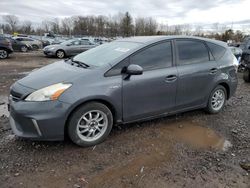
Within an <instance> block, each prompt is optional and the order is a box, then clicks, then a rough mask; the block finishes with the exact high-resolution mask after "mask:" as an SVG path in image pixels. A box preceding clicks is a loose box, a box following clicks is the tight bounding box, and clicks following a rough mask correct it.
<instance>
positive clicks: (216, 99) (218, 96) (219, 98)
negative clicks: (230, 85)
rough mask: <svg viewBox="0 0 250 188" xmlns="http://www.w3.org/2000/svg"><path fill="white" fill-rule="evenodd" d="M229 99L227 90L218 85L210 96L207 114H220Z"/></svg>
mask: <svg viewBox="0 0 250 188" xmlns="http://www.w3.org/2000/svg"><path fill="white" fill-rule="evenodd" d="M226 99H227V91H226V89H225V88H224V87H223V86H221V85H218V86H217V87H216V88H215V89H214V90H213V91H212V92H211V94H210V96H209V100H208V104H207V108H206V110H207V112H208V113H211V114H216V113H219V112H220V111H221V110H222V108H223V107H224V105H225V103H226Z"/></svg>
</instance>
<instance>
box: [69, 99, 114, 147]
mask: <svg viewBox="0 0 250 188" xmlns="http://www.w3.org/2000/svg"><path fill="white" fill-rule="evenodd" d="M112 126H113V116H112V113H111V111H110V110H109V108H108V107H107V106H105V105H104V104H102V103H97V102H91V103H87V104H85V105H83V106H81V107H79V108H78V109H77V110H76V111H75V112H74V113H73V114H72V116H71V117H70V120H69V123H68V134H69V137H70V139H71V140H72V141H73V142H74V143H75V144H77V145H79V146H93V145H96V144H99V143H101V142H103V141H104V140H105V138H106V137H107V136H108V135H109V133H110V131H111V129H112Z"/></svg>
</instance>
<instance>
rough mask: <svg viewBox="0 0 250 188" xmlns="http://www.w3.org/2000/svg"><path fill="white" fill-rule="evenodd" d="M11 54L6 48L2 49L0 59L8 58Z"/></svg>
mask: <svg viewBox="0 0 250 188" xmlns="http://www.w3.org/2000/svg"><path fill="white" fill-rule="evenodd" d="M8 56H9V53H8V51H7V50H5V49H0V59H6V58H7V57H8Z"/></svg>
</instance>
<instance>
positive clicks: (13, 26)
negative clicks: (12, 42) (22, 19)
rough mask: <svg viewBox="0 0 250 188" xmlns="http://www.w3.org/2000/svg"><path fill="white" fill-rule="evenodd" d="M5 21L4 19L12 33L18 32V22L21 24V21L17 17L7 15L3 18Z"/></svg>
mask: <svg viewBox="0 0 250 188" xmlns="http://www.w3.org/2000/svg"><path fill="white" fill-rule="evenodd" d="M3 19H4V21H5V22H7V24H9V25H10V27H11V31H12V33H14V32H15V31H17V25H18V22H19V19H18V17H17V16H15V15H5V16H3Z"/></svg>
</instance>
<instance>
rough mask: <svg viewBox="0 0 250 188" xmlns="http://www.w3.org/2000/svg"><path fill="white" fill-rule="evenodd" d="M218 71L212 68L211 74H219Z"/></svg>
mask: <svg viewBox="0 0 250 188" xmlns="http://www.w3.org/2000/svg"><path fill="white" fill-rule="evenodd" d="M217 71H218V69H217V68H212V69H210V74H215V73H217Z"/></svg>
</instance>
